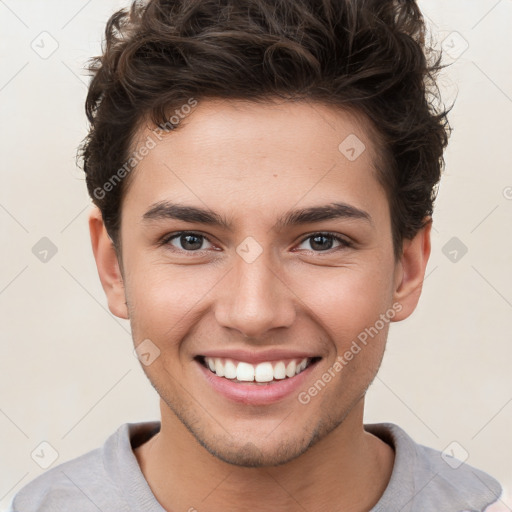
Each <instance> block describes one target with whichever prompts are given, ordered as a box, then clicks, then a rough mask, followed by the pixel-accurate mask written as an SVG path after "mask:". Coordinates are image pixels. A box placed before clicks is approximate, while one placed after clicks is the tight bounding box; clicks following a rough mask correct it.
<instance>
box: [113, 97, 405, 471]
mask: <svg viewBox="0 0 512 512" xmlns="http://www.w3.org/2000/svg"><path fill="white" fill-rule="evenodd" d="M183 123H184V124H183V126H180V128H179V130H176V132H174V133H169V134H168V135H166V136H165V137H162V140H158V139H157V138H156V137H155V136H154V135H152V132H151V130H150V129H149V128H146V129H145V130H146V131H145V132H141V134H140V139H139V140H141V141H145V140H148V139H147V137H148V136H150V137H152V138H153V139H154V140H155V141H156V145H155V147H153V148H152V149H151V150H150V151H149V152H148V154H147V156H145V157H144V159H143V160H142V161H141V162H140V163H139V164H138V167H137V169H136V170H135V171H134V174H133V176H131V183H130V186H129V187H128V188H127V191H126V194H125V197H124V200H123V204H122V217H121V248H122V265H123V280H124V293H125V295H126V301H127V316H129V318H130V321H131V326H132V331H133V338H134V342H135V345H136V346H138V345H139V344H141V343H142V342H144V343H145V344H146V345H141V347H146V348H145V352H146V353H148V354H150V355H149V356H148V355H146V356H145V357H146V358H147V359H148V360H152V359H153V358H154V357H156V356H157V357H156V358H155V359H154V361H152V362H151V364H148V365H147V366H146V365H144V366H143V368H144V371H145V372H146V374H147V376H148V378H149V379H150V381H151V383H152V384H153V386H154V387H155V389H156V390H157V391H158V393H159V394H160V397H161V399H162V401H163V403H165V408H166V411H167V413H168V414H169V415H174V417H177V418H179V419H180V420H181V422H182V424H183V425H185V426H186V428H187V429H188V430H189V431H190V432H191V433H192V434H193V435H194V436H195V437H196V438H197V440H198V441H199V442H200V443H201V445H202V446H204V447H205V448H206V449H207V450H208V451H209V452H210V453H212V454H214V455H216V456H217V457H219V458H220V459H222V460H224V461H227V462H230V463H233V464H239V465H246V466H259V465H269V464H272V465H273V464H281V463H284V462H286V461H289V460H292V459H293V458H295V457H297V456H299V455H301V454H302V453H304V452H305V451H306V450H307V449H308V448H309V447H310V446H312V445H314V444H315V443H316V442H317V441H318V440H320V439H322V438H325V436H327V435H328V434H330V433H331V432H332V431H334V430H335V429H336V428H338V427H339V426H340V425H341V424H342V423H343V421H344V420H346V418H347V417H349V414H350V412H351V411H352V410H353V408H354V407H355V406H356V405H357V404H360V403H361V402H362V399H363V397H364V393H365V391H366V390H367V388H368V386H369V384H370V383H371V381H372V380H373V378H374V376H375V374H376V372H377V370H378V367H379V365H380V362H381V358H382V354H383V351H384V345H385V340H386V336H387V331H388V327H389V322H390V321H391V320H396V319H397V318H398V316H399V314H398V311H399V310H400V309H401V308H402V306H401V305H400V304H399V305H398V306H397V303H396V300H397V296H398V294H397V288H398V286H399V284H400V280H401V279H402V277H403V272H401V270H400V269H401V267H400V263H399V262H396V261H395V259H394V256H393V246H392V235H391V221H390V214H389V206H388V201H387V198H386V194H385V192H384V190H383V189H382V187H381V185H380V184H379V182H378V180H377V178H376V174H375V169H374V165H373V162H374V159H375V151H374V146H373V144H372V142H371V140H370V139H369V137H368V135H367V131H366V130H365V128H364V125H363V124H362V123H359V122H357V121H356V119H355V118H354V117H352V116H350V115H349V114H348V113H346V112H342V111H339V110H335V109H334V108H332V107H328V106H324V105H322V104H318V103H307V102H301V103H280V104H274V103H270V102H269V103H265V104H256V103H247V102H241V101H237V102H233V101H230V102H227V101H221V100H208V101H204V102H200V103H199V104H198V106H197V107H196V108H195V109H194V111H193V112H192V113H191V114H190V115H189V116H188V118H187V119H185V120H184V121H183ZM351 134H353V135H355V136H357V138H358V139H359V140H360V141H361V142H362V143H364V145H365V147H366V149H365V150H364V151H363V152H362V153H361V154H360V155H359V156H358V157H357V158H355V159H354V158H353V157H354V153H355V155H356V156H357V153H358V152H359V151H360V149H361V148H362V146H360V145H359V146H357V147H356V150H355V152H352V151H350V149H349V150H348V152H347V150H346V148H345V147H344V146H343V145H342V149H344V148H345V149H344V152H342V151H341V150H340V149H339V146H340V144H341V143H342V142H343V141H344V140H345V139H346V138H347V137H348V136H349V135H351ZM353 135H352V137H353ZM349 140H351V139H349ZM352 140H354V139H352ZM358 144H359V143H358ZM346 155H348V156H350V157H351V158H347V156H346ZM334 205H338V206H337V207H336V208H335V207H334ZM329 208H330V209H329ZM199 210H204V212H202V213H201V212H200V211H199ZM393 304H395V307H393ZM392 313H394V314H392ZM365 333H366V343H364V344H363V342H362V340H363V339H365ZM369 333H371V335H370V334H369ZM145 340H146V341H145ZM148 340H149V341H148ZM354 342H355V343H356V345H357V346H358V347H359V350H357V349H356V348H355V346H356V345H354ZM348 352H350V353H351V354H352V357H350V355H349V354H348ZM303 360H305V361H306V363H303V364H302V365H301V364H300V363H301V361H303ZM304 364H306V365H307V366H306V368H303V366H304ZM340 366H341V368H340ZM301 370H302V371H301ZM297 372H299V373H297ZM223 375H224V376H223ZM329 376H330V378H329ZM228 377H229V378H228ZM253 379H256V380H257V381H261V382H255V381H254V380H253ZM319 381H321V383H319ZM315 386H316V387H315ZM315 390H316V392H315Z"/></svg>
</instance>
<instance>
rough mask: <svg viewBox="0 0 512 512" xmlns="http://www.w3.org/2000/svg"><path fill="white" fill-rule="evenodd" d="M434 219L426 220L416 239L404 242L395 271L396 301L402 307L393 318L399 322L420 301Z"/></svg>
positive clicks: (394, 296)
mask: <svg viewBox="0 0 512 512" xmlns="http://www.w3.org/2000/svg"><path fill="white" fill-rule="evenodd" d="M431 229H432V219H431V218H430V217H428V218H427V219H425V225H424V227H423V228H421V229H420V230H419V231H418V232H417V233H416V235H415V236H414V238H412V239H408V240H404V242H403V247H402V256H401V258H400V261H399V262H398V263H397V266H396V271H395V276H396V279H395V291H394V295H393V298H394V301H395V302H397V303H399V304H400V305H401V306H402V309H401V310H400V311H397V314H396V315H395V317H394V318H393V321H394V322H399V321H400V320H404V319H405V318H407V317H408V316H409V315H410V314H411V313H412V312H413V311H414V310H415V309H416V306H417V304H418V301H419V299H420V295H421V290H422V287H423V280H424V279H425V269H426V268H427V263H428V258H429V256H430V232H431Z"/></svg>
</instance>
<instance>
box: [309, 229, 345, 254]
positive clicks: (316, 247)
mask: <svg viewBox="0 0 512 512" xmlns="http://www.w3.org/2000/svg"><path fill="white" fill-rule="evenodd" d="M309 240H311V242H310V246H311V248H312V250H313V251H315V252H324V251H329V250H330V249H332V248H333V241H335V242H338V243H339V245H338V247H334V249H339V248H343V247H350V243H349V242H348V241H347V240H344V239H343V238H341V237H339V236H336V235H331V234H330V233H314V234H313V235H309V236H308V237H307V238H305V239H304V240H303V241H302V242H301V245H302V244H303V243H305V242H307V241H309ZM310 250H311V249H310Z"/></svg>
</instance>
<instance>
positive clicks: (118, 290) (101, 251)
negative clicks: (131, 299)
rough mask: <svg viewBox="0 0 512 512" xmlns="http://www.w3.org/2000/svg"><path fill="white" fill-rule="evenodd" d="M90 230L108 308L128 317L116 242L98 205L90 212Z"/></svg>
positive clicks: (117, 314)
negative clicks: (111, 236) (110, 234)
mask: <svg viewBox="0 0 512 512" xmlns="http://www.w3.org/2000/svg"><path fill="white" fill-rule="evenodd" d="M89 232H90V235H91V244H92V251H93V253H94V259H95V260H96V267H97V269H98V275H99V277H100V281H101V285H102V286H103V290H104V291H105V295H106V296H107V300H108V308H109V309H110V311H111V313H112V314H114V315H115V316H117V317H119V318H124V319H128V318H129V315H128V308H127V306H126V296H125V288H124V283H123V276H122V273H121V269H120V266H119V260H118V257H117V253H116V250H115V247H114V244H113V242H112V240H111V239H110V237H109V235H108V233H107V230H106V228H105V224H104V223H103V218H102V216H101V212H100V210H99V209H98V208H97V207H94V209H93V210H92V211H91V213H90V214H89Z"/></svg>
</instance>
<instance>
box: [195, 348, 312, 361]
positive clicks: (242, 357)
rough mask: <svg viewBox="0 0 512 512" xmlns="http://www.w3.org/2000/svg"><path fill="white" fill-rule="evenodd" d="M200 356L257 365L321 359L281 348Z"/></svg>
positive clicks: (221, 352)
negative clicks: (314, 358) (271, 362)
mask: <svg viewBox="0 0 512 512" xmlns="http://www.w3.org/2000/svg"><path fill="white" fill-rule="evenodd" d="M200 356H203V357H219V358H226V359H234V360H235V361H244V362H246V363H250V364H258V363H263V362H265V361H282V360H283V359H304V358H306V357H307V358H313V357H321V356H319V355H318V354H313V353H311V352H307V351H300V350H289V349H283V348H275V349H270V350H256V351H254V350H253V351H248V350H246V349H217V350H207V351H205V352H203V353H201V354H198V357H200Z"/></svg>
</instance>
